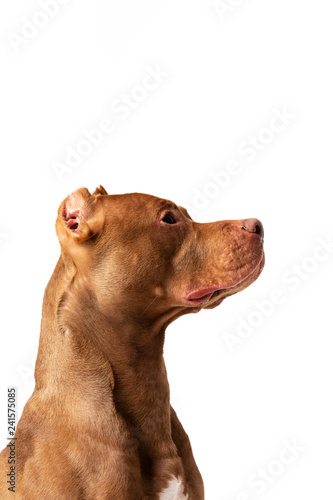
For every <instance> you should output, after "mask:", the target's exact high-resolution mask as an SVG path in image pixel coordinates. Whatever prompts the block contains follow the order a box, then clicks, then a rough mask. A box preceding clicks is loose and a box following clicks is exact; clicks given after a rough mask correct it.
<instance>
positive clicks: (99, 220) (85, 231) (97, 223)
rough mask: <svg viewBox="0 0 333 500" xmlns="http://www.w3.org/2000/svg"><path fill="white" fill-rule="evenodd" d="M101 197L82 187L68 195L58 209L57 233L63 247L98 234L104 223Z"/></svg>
mask: <svg viewBox="0 0 333 500" xmlns="http://www.w3.org/2000/svg"><path fill="white" fill-rule="evenodd" d="M100 198H101V197H100V196H98V195H95V194H90V193H89V191H88V189H86V188H81V189H78V190H77V191H75V192H74V193H72V194H71V195H69V196H67V198H66V199H65V200H64V201H63V202H62V204H61V205H60V207H59V210H58V218H57V222H56V230H57V235H58V238H59V241H60V244H61V246H62V248H63V249H65V250H66V249H68V250H69V248H70V246H71V245H72V244H73V243H83V242H85V241H87V240H89V239H90V238H92V237H93V236H95V235H96V234H98V233H99V232H100V231H101V230H102V228H103V224H104V210H103V207H102V203H101V199H100Z"/></svg>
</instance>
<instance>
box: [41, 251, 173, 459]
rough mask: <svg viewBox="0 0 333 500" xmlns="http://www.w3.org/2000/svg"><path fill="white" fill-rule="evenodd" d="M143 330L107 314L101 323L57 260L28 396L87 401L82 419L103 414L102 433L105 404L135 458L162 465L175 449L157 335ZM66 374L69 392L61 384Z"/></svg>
mask: <svg viewBox="0 0 333 500" xmlns="http://www.w3.org/2000/svg"><path fill="white" fill-rule="evenodd" d="M74 281H75V280H74ZM117 318H119V314H118V315H117ZM145 328H147V326H138V325H137V324H135V323H132V324H131V322H130V318H127V321H126V329H125V327H124V326H122V324H121V322H120V321H119V319H117V321H113V320H112V311H111V314H110V315H108V316H105V315H104V314H103V313H101V311H100V310H98V306H97V304H96V301H94V297H93V296H92V295H91V294H89V291H85V290H84V287H82V286H80V287H79V288H77V289H76V288H75V286H73V276H72V274H71V271H70V270H69V269H68V267H67V266H66V265H64V263H63V261H62V259H60V260H59V262H58V264H57V267H56V269H55V272H54V274H53V276H52V278H51V280H50V283H49V285H48V287H47V289H46V292H45V297H44V303H43V318H42V328H41V337H40V346H39V353H38V358H37V363H36V371H35V378H36V389H37V390H38V389H40V390H44V392H45V391H46V392H47V393H53V397H56V398H57V397H59V399H61V397H62V395H63V394H64V393H65V392H66V393H67V392H69V393H70V394H71V395H72V398H73V399H74V400H77V401H80V400H81V401H84V404H88V405H89V402H90V401H91V405H90V407H89V411H90V413H91V412H93V411H96V416H97V415H98V414H100V415H103V413H104V415H103V418H102V422H101V421H100V420H99V418H98V425H99V426H100V425H102V426H104V427H105V426H107V424H108V422H107V420H105V418H106V417H105V415H107V412H108V411H109V412H111V407H110V408H108V407H107V402H110V401H111V400H112V401H113V403H112V404H114V405H115V409H116V412H117V414H118V415H119V416H121V417H122V418H123V419H124V420H125V421H126V424H127V426H128V428H129V429H130V432H131V440H132V443H131V444H132V446H133V441H134V445H136V446H138V448H139V450H141V451H139V453H142V454H143V456H151V455H153V456H160V457H168V456H172V455H174V453H175V449H174V446H173V442H172V438H171V423H170V397H169V384H168V380H167V374H166V369H165V364H164V359H163V344H164V328H162V329H161V330H160V331H158V332H157V331H153V332H152V331H147V330H145ZM69 368H70V370H69ZM73 370H74V373H75V374H76V378H75V386H73V385H72V383H71V380H67V373H73ZM59 404H61V401H59ZM81 404H82V403H81ZM100 405H103V410H102V412H101V411H100V410H101V406H100ZM65 406H68V401H67V403H66V405H64V407H65ZM87 413H88V412H87V411H86V410H85V411H83V412H82V414H83V415H86V414H87ZM76 418H78V416H77V415H76Z"/></svg>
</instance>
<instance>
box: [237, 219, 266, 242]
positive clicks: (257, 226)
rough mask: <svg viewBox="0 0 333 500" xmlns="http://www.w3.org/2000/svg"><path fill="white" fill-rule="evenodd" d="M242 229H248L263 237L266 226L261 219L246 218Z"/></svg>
mask: <svg viewBox="0 0 333 500" xmlns="http://www.w3.org/2000/svg"><path fill="white" fill-rule="evenodd" d="M242 229H244V230H245V231H248V232H249V233H256V234H259V236H260V237H261V238H263V237H264V226H263V225H262V223H261V222H260V220H259V219H254V218H252V219H245V220H244V222H243V226H242Z"/></svg>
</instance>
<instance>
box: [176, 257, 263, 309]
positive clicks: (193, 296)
mask: <svg viewBox="0 0 333 500" xmlns="http://www.w3.org/2000/svg"><path fill="white" fill-rule="evenodd" d="M264 264H265V257H264V254H262V258H261V259H260V261H259V263H258V264H257V266H255V268H254V269H253V270H252V272H251V273H250V274H248V275H247V276H246V277H245V278H244V279H243V280H241V281H238V282H237V283H231V284H229V286H222V285H221V284H220V285H212V286H209V287H203V288H198V289H197V290H194V291H192V292H190V293H189V294H188V295H187V296H186V298H185V300H186V302H187V304H188V305H191V306H192V307H196V306H199V307H204V308H205V309H210V308H213V307H215V306H217V305H219V304H220V303H221V302H222V301H223V299H225V298H226V297H228V296H229V295H233V294H235V293H237V292H240V291H241V290H244V289H245V288H247V287H248V286H249V285H251V284H252V283H253V282H254V281H255V280H256V279H257V278H258V277H259V275H260V274H261V271H262V270H263V268H264Z"/></svg>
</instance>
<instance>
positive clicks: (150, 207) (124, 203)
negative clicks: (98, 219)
mask: <svg viewBox="0 0 333 500" xmlns="http://www.w3.org/2000/svg"><path fill="white" fill-rule="evenodd" d="M103 204H104V208H105V211H106V212H107V213H110V215H111V214H114V215H122V216H125V215H126V214H129V215H131V216H133V215H134V214H137V215H139V213H140V212H139V211H141V212H143V213H146V214H149V213H150V212H151V213H152V214H157V213H159V212H160V211H162V210H177V209H178V207H177V205H176V204H175V203H174V202H173V201H170V200H167V199H164V198H158V197H157V196H153V195H150V194H145V193H126V194H115V195H107V196H103Z"/></svg>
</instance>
